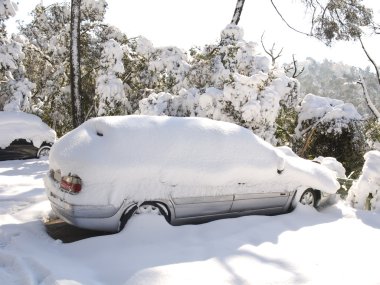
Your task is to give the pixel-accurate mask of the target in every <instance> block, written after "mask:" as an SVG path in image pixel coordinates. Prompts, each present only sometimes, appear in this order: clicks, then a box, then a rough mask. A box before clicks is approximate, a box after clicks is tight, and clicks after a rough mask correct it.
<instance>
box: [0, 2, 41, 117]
mask: <svg viewBox="0 0 380 285" xmlns="http://www.w3.org/2000/svg"><path fill="white" fill-rule="evenodd" d="M16 10H17V6H16V4H14V3H13V2H11V1H9V0H1V1H0V92H1V96H0V109H4V110H5V111H26V112H30V111H31V105H30V101H31V96H32V89H33V87H34V85H33V83H31V82H30V81H29V80H28V78H26V75H25V68H24V65H23V59H24V57H25V54H24V53H23V50H22V48H23V46H24V44H25V42H26V41H25V39H24V38H23V37H20V36H19V37H17V36H13V37H12V38H8V37H7V33H6V30H5V24H4V21H5V20H6V19H8V18H9V17H13V16H15V13H16Z"/></svg>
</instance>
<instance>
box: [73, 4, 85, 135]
mask: <svg viewBox="0 0 380 285" xmlns="http://www.w3.org/2000/svg"><path fill="white" fill-rule="evenodd" d="M80 6H81V0H71V18H70V87H71V89H70V94H71V112H72V118H73V127H74V128H75V127H78V126H79V125H80V124H82V123H83V120H84V119H83V107H82V95H81V69H80V66H81V60H80V22H81V9H80Z"/></svg>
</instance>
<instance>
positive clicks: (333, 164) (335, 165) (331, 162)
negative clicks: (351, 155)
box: [313, 156, 346, 178]
mask: <svg viewBox="0 0 380 285" xmlns="http://www.w3.org/2000/svg"><path fill="white" fill-rule="evenodd" d="M313 161H315V162H318V163H320V164H321V165H323V166H325V167H327V168H328V169H330V170H332V171H334V172H335V173H336V177H338V178H346V169H345V168H344V166H343V164H342V163H340V162H339V161H337V160H336V158H335V157H323V156H318V157H316V158H314V159H313Z"/></svg>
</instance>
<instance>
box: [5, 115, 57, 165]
mask: <svg viewBox="0 0 380 285" xmlns="http://www.w3.org/2000/svg"><path fill="white" fill-rule="evenodd" d="M0 133H1V136H0V160H14V159H28V158H39V157H42V156H47V155H48V154H49V151H50V148H51V146H52V145H53V143H54V142H55V140H56V133H55V131H54V130H53V129H51V128H50V127H48V126H47V125H46V124H45V123H44V122H42V120H41V119H40V118H39V117H37V116H35V115H32V114H27V113H24V112H0Z"/></svg>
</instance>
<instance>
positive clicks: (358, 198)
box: [347, 150, 380, 212]
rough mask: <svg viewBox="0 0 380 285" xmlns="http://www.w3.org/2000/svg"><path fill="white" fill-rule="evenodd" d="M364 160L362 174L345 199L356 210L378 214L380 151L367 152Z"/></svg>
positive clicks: (379, 201) (379, 202)
mask: <svg viewBox="0 0 380 285" xmlns="http://www.w3.org/2000/svg"><path fill="white" fill-rule="evenodd" d="M364 159H365V163H364V166H363V172H362V174H361V175H360V177H359V179H358V180H357V181H355V182H354V184H353V185H352V187H351V188H350V190H349V195H348V198H347V199H348V200H349V201H350V202H351V203H352V204H353V205H354V207H356V208H358V209H367V210H374V211H377V212H380V151H377V150H373V151H369V152H367V153H366V154H365V155H364Z"/></svg>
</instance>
